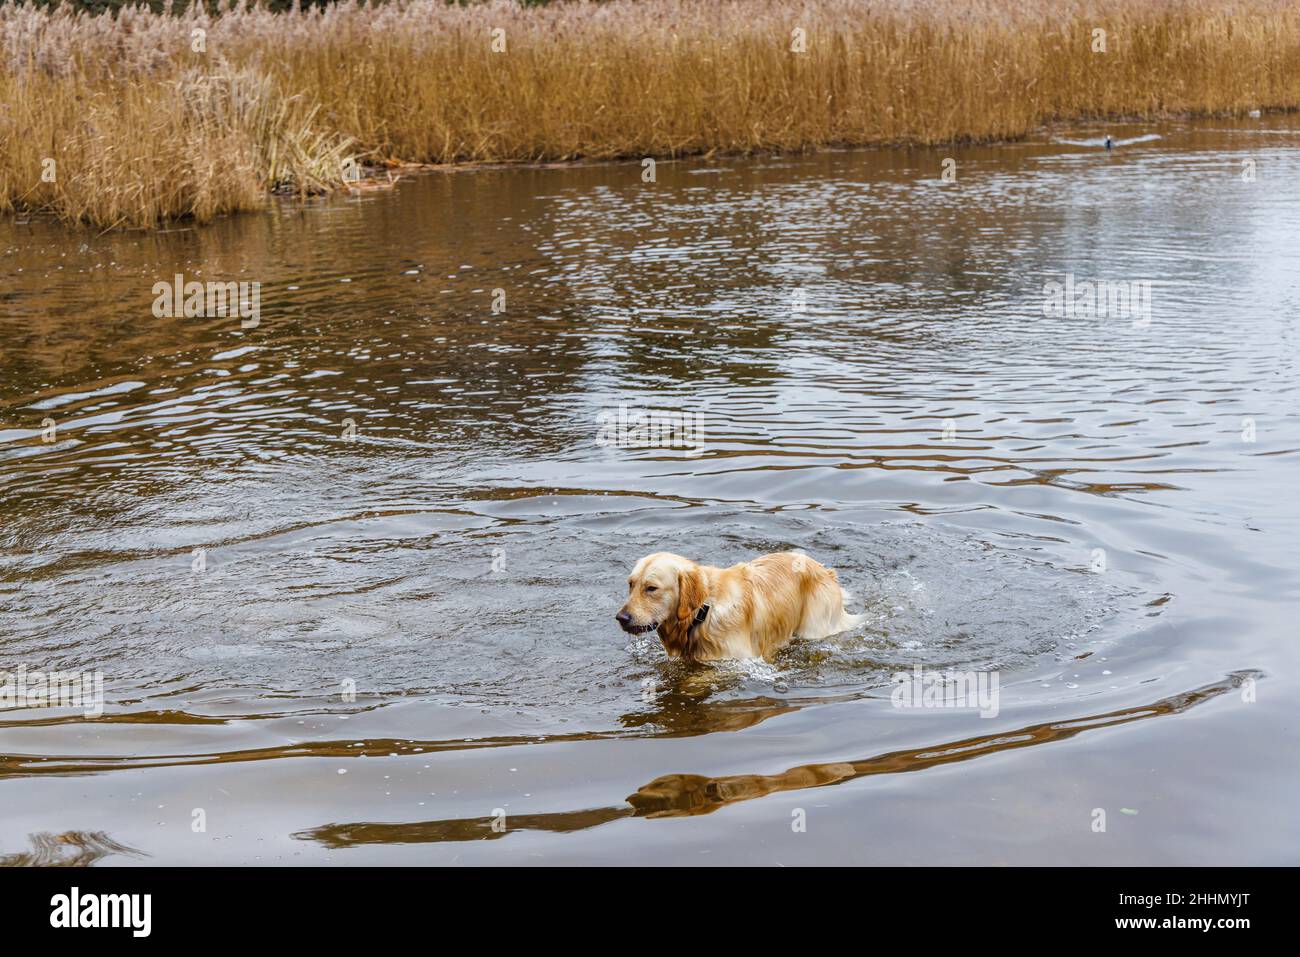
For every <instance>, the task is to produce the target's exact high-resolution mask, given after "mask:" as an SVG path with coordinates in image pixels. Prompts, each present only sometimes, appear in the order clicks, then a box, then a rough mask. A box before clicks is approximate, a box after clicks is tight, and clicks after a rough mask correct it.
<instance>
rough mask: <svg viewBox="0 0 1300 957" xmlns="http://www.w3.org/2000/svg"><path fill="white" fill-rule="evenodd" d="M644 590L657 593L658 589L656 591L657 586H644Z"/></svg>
mask: <svg viewBox="0 0 1300 957" xmlns="http://www.w3.org/2000/svg"><path fill="white" fill-rule="evenodd" d="M645 590H646V591H658V590H659V589H658V586H657V585H646V586H645Z"/></svg>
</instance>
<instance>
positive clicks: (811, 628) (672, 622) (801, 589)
mask: <svg viewBox="0 0 1300 957" xmlns="http://www.w3.org/2000/svg"><path fill="white" fill-rule="evenodd" d="M627 584H628V597H627V603H626V604H624V605H623V607H622V608H621V609H619V612H618V614H616V615H615V616H614V617H615V618H616V619H617V620H618V623H619V625H620V626H621V627H622V629H623V630H624V631H626V632H627V633H628V634H631V635H640V634H644V633H646V632H648V631H654V630H658V632H659V639H660V640H661V641H662V642H663V645H664V650H666V651H667V652H668V654H669V655H670V656H672V657H681V658H685V659H687V660H690V661H717V660H719V659H722V658H767V659H770V658H771V657H772V655H774V654H776V652H777V651H778V650H780V649H781V648H783V647H784V646H785V644H786V643H787V642H789V640H790V639H791V638H792V637H795V636H798V637H800V638H805V639H807V640H809V641H818V640H820V639H822V638H825V637H827V636H828V635H834V634H838V633H839V632H841V631H846V630H848V629H850V628H854V627H856V626H857V625H859V624H860V623H861V621H862V616H860V615H850V614H848V613H847V612H846V611H845V610H844V604H845V602H846V601H848V600H849V596H848V595H847V594H846V593H845V592H844V590H843V589H842V588H840V583H839V579H838V578H837V577H836V575H835V570H834V569H833V568H826V567H824V566H822V565H821V564H819V563H817V562H815V561H813V559H811V558H809V557H808V556H807V555H803V554H800V553H798V552H777V553H776V554H773V555H763V556H762V557H760V558H755V559H754V560H753V561H750V562H741V563H740V564H739V565H732V566H731V567H730V568H714V567H713V566H712V565H697V564H696V563H695V562H693V561H691V560H690V559H689V558H683V557H682V556H680V555H674V554H673V553H672V552H655V553H654V554H653V555H647V556H646V557H645V558H643V559H641V560H640V561H639V562H637V563H636V567H635V568H634V569H632V575H631V577H629V578H628V580H627Z"/></svg>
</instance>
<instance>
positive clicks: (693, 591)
mask: <svg viewBox="0 0 1300 957" xmlns="http://www.w3.org/2000/svg"><path fill="white" fill-rule="evenodd" d="M707 597H708V596H707V595H706V594H705V592H704V573H703V572H701V571H700V569H699V566H698V565H692V566H691V567H690V568H684V569H682V570H681V571H680V572H678V573H677V620H678V621H679V622H681V623H682V624H683V625H685V626H687V627H689V626H690V624H691V620H692V619H693V618H694V617H695V613H696V612H697V611H699V610H700V606H701V605H703V604H704V599H705V598H707Z"/></svg>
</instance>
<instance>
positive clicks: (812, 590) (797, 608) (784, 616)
mask: <svg viewBox="0 0 1300 957" xmlns="http://www.w3.org/2000/svg"><path fill="white" fill-rule="evenodd" d="M742 569H743V570H744V572H742V574H746V577H748V579H749V581H750V584H751V587H750V588H749V589H748V591H749V593H750V596H751V600H752V601H753V603H754V609H753V611H754V612H755V614H753V615H752V617H751V619H750V620H751V623H752V626H751V634H752V636H753V639H754V642H755V644H756V645H757V646H758V647H757V648H756V649H755V650H756V651H758V652H759V653H760V654H761V655H762V656H763V657H765V658H766V657H768V656H769V655H771V654H772V653H774V652H776V651H777V650H778V649H780V648H781V647H782V646H783V645H785V644H786V643H787V642H788V641H789V640H790V639H791V638H792V637H799V638H803V639H806V640H808V641H820V640H821V639H823V638H827V637H829V636H830V635H834V634H838V633H839V632H841V631H846V630H847V629H849V628H854V627H857V625H859V624H861V621H862V616H860V615H850V614H849V613H848V612H846V611H845V610H844V603H845V602H846V601H847V600H848V595H847V594H845V592H844V589H842V588H841V587H840V583H839V578H838V576H837V575H836V574H835V569H833V568H827V567H825V566H824V565H822V564H821V563H820V562H818V561H816V560H815V559H812V558H809V557H808V556H807V555H804V554H802V553H800V552H776V553H774V554H771V555H763V556H762V557H760V558H756V559H754V560H753V561H751V562H745V563H744V564H743V565H737V566H734V567H733V569H728V571H733V570H742Z"/></svg>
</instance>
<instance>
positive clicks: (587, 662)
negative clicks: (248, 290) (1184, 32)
mask: <svg viewBox="0 0 1300 957" xmlns="http://www.w3.org/2000/svg"><path fill="white" fill-rule="evenodd" d="M1110 132H1112V133H1113V134H1115V135H1116V137H1117V138H1118V139H1119V140H1120V145H1119V147H1118V148H1117V149H1116V150H1115V151H1114V152H1112V153H1109V154H1108V153H1106V152H1105V151H1104V150H1102V149H1100V148H1099V145H1098V144H1099V143H1100V139H1101V136H1102V134H1103V131H1101V130H1072V131H1070V132H1069V133H1067V134H1059V135H1044V136H1043V137H1040V138H1038V139H1036V140H1034V141H1031V142H1026V143H1019V144H1011V145H1005V146H998V147H984V148H968V149H960V150H916V151H883V150H881V151H846V152H829V153H823V154H819V155H815V156H801V157H764V158H754V159H713V160H697V161H691V162H680V163H668V162H661V163H660V164H659V165H658V170H657V180H658V181H657V182H656V183H644V182H642V178H641V172H642V168H641V165H640V164H626V165H623V164H616V165H607V166H583V167H573V168H548V169H531V170H530V169H511V170H479V171H473V172H458V173H452V174H446V173H432V174H426V175H420V176H416V177H413V178H410V179H408V180H406V181H404V182H402V183H401V184H400V185H399V186H398V187H397V188H396V189H395V190H393V191H391V192H373V193H366V194H365V195H363V196H361V197H355V198H342V197H340V198H333V199H330V200H326V201H321V202H316V203H312V204H309V205H307V206H302V205H297V204H288V203H286V204H284V205H281V206H278V207H277V208H276V209H274V210H273V211H272V212H271V213H268V214H265V215H249V216H242V217H238V218H234V219H230V220H227V221H223V222H220V223H218V224H216V225H213V226H210V227H205V228H188V227H184V226H181V227H175V228H171V229H168V230H165V231H162V232H158V233H112V234H96V233H94V232H91V231H83V230H75V229H68V228H64V227H60V226H57V225H54V224H51V223H47V222H43V221H39V220H38V221H35V222H30V223H15V222H12V221H10V222H7V223H4V224H3V225H0V386H2V389H0V671H4V672H10V673H14V672H16V671H17V669H19V668H20V667H21V668H25V669H26V670H27V671H29V672H30V671H36V670H54V669H61V670H67V671H75V672H99V673H102V675H103V680H104V693H105V706H104V713H103V714H102V715H99V716H90V717H87V716H86V715H85V714H83V713H82V710H81V709H78V708H69V707H44V708H42V707H22V708H8V709H5V710H0V808H2V809H3V822H4V827H3V830H2V831H0V861H3V862H7V863H81V864H90V863H96V862H102V863H108V864H132V863H185V864H233V863H255V862H260V863H303V864H306V863H376V862H377V863H402V864H412V863H463V864H481V863H574V862H611V863H632V862H645V863H661V862H685V863H727V862H744V863H761V864H773V863H781V864H797V863H813V862H857V863H869V864H890V865H894V864H948V863H961V864H967V863H994V864H1002V863H1008V864H1018V863H1048V864H1130V863H1196V864H1203V863H1289V864H1295V863H1300V852H1298V851H1297V847H1300V818H1297V815H1296V813H1295V807H1296V802H1297V798H1300V764H1298V763H1297V760H1296V753H1297V739H1296V733H1297V732H1296V728H1297V708H1296V706H1295V704H1294V702H1295V701H1296V700H1297V695H1298V694H1300V672H1298V670H1297V669H1298V667H1300V635H1298V633H1297V627H1296V623H1297V618H1298V615H1297V611H1298V610H1300V609H1298V607H1297V599H1298V598H1300V586H1298V584H1297V575H1296V564H1297V562H1296V557H1297V541H1298V540H1300V504H1297V491H1298V489H1300V483H1298V482H1297V480H1298V479H1300V469H1298V465H1300V409H1298V408H1297V401H1296V399H1297V390H1296V381H1297V373H1300V349H1298V348H1297V341H1298V340H1297V314H1298V313H1300V268H1297V267H1298V265H1300V263H1298V261H1297V257H1298V256H1300V152H1297V149H1296V147H1297V146H1298V145H1300V128H1298V127H1297V126H1296V124H1295V120H1294V117H1284V118H1267V117H1266V118H1265V119H1263V120H1250V121H1244V122H1240V123H1238V122H1230V121H1224V120H1211V121H1201V122H1196V123H1189V124H1171V125H1168V126H1164V127H1160V128H1158V129H1150V128H1145V127H1144V128H1141V129H1123V130H1116V129H1112V130H1111V131H1110ZM947 156H951V157H953V158H954V159H955V160H956V162H957V166H956V169H957V180H956V182H952V183H945V182H943V181H942V179H941V177H940V173H941V171H942V169H941V164H942V161H943V159H944V158H945V157H947ZM1246 161H1253V163H1254V166H1253V169H1254V172H1255V179H1254V180H1253V181H1250V182H1248V181H1245V180H1243V177H1242V172H1243V170H1244V169H1247V167H1246V166H1243V163H1245V162H1246ZM176 273H181V274H183V275H184V276H185V277H186V278H187V279H198V280H220V281H241V280H242V281H256V282H260V283H261V314H260V324H258V325H257V326H256V327H252V328H242V327H241V323H240V322H239V320H238V319H231V318H226V317H220V316H213V317H190V318H166V317H157V316H155V315H154V313H153V311H152V308H151V307H152V304H153V300H154V293H153V291H152V289H153V285H154V283H156V282H159V281H169V280H170V279H171V277H172V276H173V275H174V274H176ZM1067 274H1072V275H1073V276H1074V277H1075V279H1076V281H1077V282H1084V281H1088V280H1099V279H1100V280H1106V281H1123V282H1139V281H1142V280H1150V282H1151V299H1150V302H1151V312H1150V321H1149V322H1147V321H1144V320H1142V318H1141V317H1138V319H1139V321H1132V320H1131V319H1130V318H1110V317H1107V318H1096V317H1089V316H1085V315H1074V316H1060V317H1048V316H1045V315H1044V310H1043V300H1044V284H1045V283H1048V282H1052V281H1061V282H1064V281H1065V278H1066V276H1067ZM495 290H502V295H504V311H498V312H494V311H493V300H494V291H495ZM499 298H500V296H498V301H499ZM620 405H624V406H627V407H628V408H629V409H630V410H632V411H633V412H635V411H636V410H646V409H655V410H663V411H677V412H685V413H690V414H691V415H698V416H699V420H700V423H701V436H700V438H701V444H702V448H700V449H699V450H698V451H693V450H690V449H681V448H619V447H615V446H610V445H608V444H602V442H601V441H600V438H601V431H600V422H601V421H602V419H601V416H602V415H603V414H604V415H607V414H609V413H611V412H613V413H617V410H618V408H619V407H620ZM50 420H52V421H53V423H54V428H55V431H54V432H53V434H50V432H49V430H48V425H49V421H50ZM353 430H355V432H354V431H353ZM47 438H52V439H53V441H46V439H47ZM664 548H667V549H671V550H674V551H679V552H682V553H684V554H687V555H689V556H691V557H694V558H697V559H700V560H702V561H707V562H710V563H713V564H729V563H731V562H734V561H739V560H743V559H744V558H745V557H747V556H752V555H754V554H757V553H760V552H765V551H772V550H778V549H787V548H799V549H803V550H806V551H807V552H808V553H809V554H811V555H813V556H814V557H816V558H818V559H819V560H821V561H822V562H824V563H826V564H828V565H832V566H834V567H835V568H837V569H838V570H839V573H840V577H841V580H842V581H843V582H844V583H845V585H846V586H847V587H848V588H849V590H850V591H851V592H853V594H854V596H855V606H854V609H855V610H858V611H865V613H866V614H867V616H868V619H867V624H866V625H865V626H864V627H863V628H862V629H860V630H858V631H856V632H853V633H849V634H844V635H839V636H836V637H834V638H831V639H827V640H826V641H823V642H818V643H809V642H796V644H795V645H793V646H792V647H791V648H789V649H788V650H787V651H786V652H784V653H783V654H782V655H781V656H780V657H779V658H778V660H777V661H775V662H773V663H770V664H765V663H761V662H749V663H725V664H720V665H715V666H696V667H687V666H683V665H681V664H680V663H674V662H669V661H667V660H666V659H665V657H664V655H663V652H662V650H661V648H660V647H659V645H658V642H657V639H654V638H653V636H652V637H651V638H650V639H648V640H647V639H632V640H629V639H628V638H627V637H626V636H624V635H623V634H622V633H621V632H619V631H618V630H617V628H616V627H615V625H614V622H613V618H612V616H613V613H614V611H615V610H616V609H617V608H618V606H619V604H620V603H621V601H622V598H623V592H624V590H625V587H626V586H625V584H624V579H625V576H626V572H627V570H628V568H630V566H631V565H632V563H633V562H634V561H635V559H636V558H637V557H639V556H640V555H642V554H645V553H647V552H650V551H654V550H658V549H664ZM918 665H920V666H922V667H923V668H926V669H935V670H939V671H943V672H945V673H955V672H961V671H972V670H973V671H979V672H984V673H986V674H996V676H997V677H998V679H999V683H1000V684H999V687H1000V697H999V701H998V709H997V714H996V715H990V716H981V714H980V713H979V712H978V711H977V710H973V709H952V708H949V709H944V708H900V707H895V706H894V704H893V702H891V691H892V689H893V687H894V685H893V683H892V682H891V677H892V676H893V675H895V674H896V673H899V672H903V671H909V672H910V670H911V669H913V668H914V667H915V666H918ZM353 687H355V692H356V693H355V697H354V696H353V695H351V694H350V693H348V692H349V691H350V689H352V688H353ZM1099 810H1100V811H1104V812H1105V823H1106V828H1105V831H1104V832H1098V831H1097V830H1095V826H1096V825H1095V822H1097V821H1098V819H1099V815H1098V813H1097V812H1098V811H1099ZM200 812H201V813H200ZM196 821H202V822H203V824H204V825H205V829H196V828H197V825H196V824H195V822H196ZM494 822H495V823H497V827H496V828H494V826H493V825H494ZM502 822H504V829H501V823H502ZM799 823H805V824H806V827H805V828H804V829H802V830H800V829H799V828H798V827H797V825H798V824H799Z"/></svg>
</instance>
